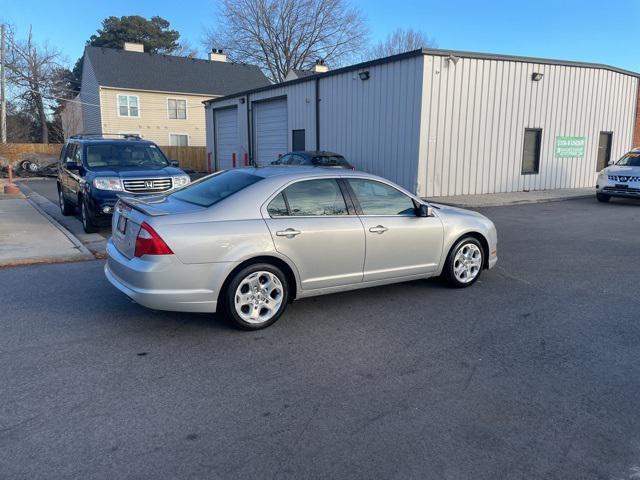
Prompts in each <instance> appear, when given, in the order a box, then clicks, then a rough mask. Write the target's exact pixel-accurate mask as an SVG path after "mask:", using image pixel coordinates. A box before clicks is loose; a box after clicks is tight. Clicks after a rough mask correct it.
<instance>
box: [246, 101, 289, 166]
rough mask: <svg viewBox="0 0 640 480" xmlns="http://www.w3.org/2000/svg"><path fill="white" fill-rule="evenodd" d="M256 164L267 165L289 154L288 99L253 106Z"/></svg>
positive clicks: (258, 103)
mask: <svg viewBox="0 0 640 480" xmlns="http://www.w3.org/2000/svg"><path fill="white" fill-rule="evenodd" d="M252 108H253V128H254V130H253V131H254V137H253V138H254V141H255V143H254V148H255V157H256V162H257V163H258V164H259V165H265V164H268V163H271V162H273V161H274V160H277V159H278V156H279V155H284V154H285V153H287V143H288V142H287V99H286V98H282V99H279V100H269V101H266V102H257V103H254V104H253V107H252Z"/></svg>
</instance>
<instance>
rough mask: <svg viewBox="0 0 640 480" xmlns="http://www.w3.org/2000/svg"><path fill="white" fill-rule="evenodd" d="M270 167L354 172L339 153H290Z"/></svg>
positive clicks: (272, 163)
mask: <svg viewBox="0 0 640 480" xmlns="http://www.w3.org/2000/svg"><path fill="white" fill-rule="evenodd" d="M271 165H281V166H297V167H301V166H308V167H328V168H346V169H348V170H354V167H353V166H352V165H351V164H350V163H349V162H347V160H346V159H345V158H344V157H343V156H342V155H340V154H339V153H333V152H325V151H307V152H290V153H287V154H285V155H283V156H282V157H280V158H279V159H278V160H274V161H273V162H271Z"/></svg>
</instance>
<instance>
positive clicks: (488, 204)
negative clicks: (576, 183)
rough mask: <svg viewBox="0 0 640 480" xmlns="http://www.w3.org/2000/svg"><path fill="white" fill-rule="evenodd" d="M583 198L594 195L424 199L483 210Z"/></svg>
mask: <svg viewBox="0 0 640 480" xmlns="http://www.w3.org/2000/svg"><path fill="white" fill-rule="evenodd" d="M585 198H595V193H590V194H586V193H585V194H580V195H572V196H566V197H549V198H535V199H527V200H502V201H495V202H492V201H488V202H473V201H470V202H468V201H446V199H444V198H443V199H442V200H440V199H435V198H433V197H429V198H424V200H426V201H427V202H432V203H439V204H442V205H449V206H451V207H459V208H485V207H509V206H515V205H529V204H536V203H551V202H565V201H568V200H578V199H585Z"/></svg>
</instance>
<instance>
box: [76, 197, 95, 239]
mask: <svg viewBox="0 0 640 480" xmlns="http://www.w3.org/2000/svg"><path fill="white" fill-rule="evenodd" d="M80 220H81V221H82V228H84V231H85V232H87V233H95V232H97V231H98V227H96V226H95V224H94V223H93V220H92V219H91V213H90V211H89V207H88V206H87V201H86V200H85V199H84V198H83V199H82V200H81V201H80Z"/></svg>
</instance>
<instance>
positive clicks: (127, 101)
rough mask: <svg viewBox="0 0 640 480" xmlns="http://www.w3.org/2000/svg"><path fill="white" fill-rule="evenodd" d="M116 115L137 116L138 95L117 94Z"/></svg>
mask: <svg viewBox="0 0 640 480" xmlns="http://www.w3.org/2000/svg"><path fill="white" fill-rule="evenodd" d="M118 115H120V116H121V117H139V116H140V109H139V102H138V97H137V96H135V95H118Z"/></svg>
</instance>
